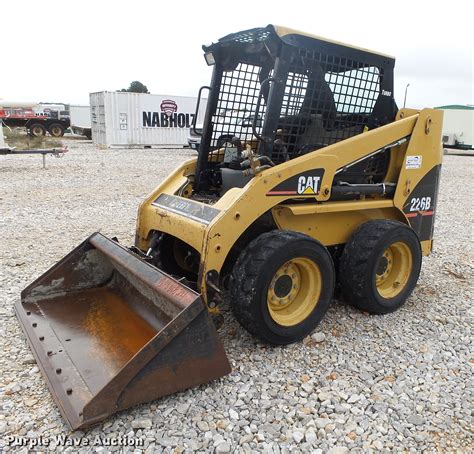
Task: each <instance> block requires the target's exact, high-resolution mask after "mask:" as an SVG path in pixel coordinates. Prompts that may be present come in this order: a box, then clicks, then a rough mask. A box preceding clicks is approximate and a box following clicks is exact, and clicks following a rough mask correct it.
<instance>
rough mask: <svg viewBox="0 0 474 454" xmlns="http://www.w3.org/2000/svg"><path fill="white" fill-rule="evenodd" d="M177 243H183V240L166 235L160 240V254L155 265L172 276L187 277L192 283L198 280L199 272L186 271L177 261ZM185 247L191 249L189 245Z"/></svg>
mask: <svg viewBox="0 0 474 454" xmlns="http://www.w3.org/2000/svg"><path fill="white" fill-rule="evenodd" d="M175 242H178V243H182V242H181V240H179V239H178V238H175V237H174V236H171V235H167V234H164V235H163V238H162V239H161V240H160V243H159V246H158V254H157V255H156V257H155V259H154V265H155V266H156V267H157V268H159V269H161V270H163V271H164V272H165V273H168V274H171V275H173V276H176V277H180V278H181V277H185V278H186V279H188V280H190V281H196V280H197V272H198V269H196V270H195V271H191V270H190V269H185V268H183V267H182V266H180V264H179V263H178V261H177V260H176V256H175ZM182 244H183V246H186V247H189V246H187V245H184V243H182Z"/></svg>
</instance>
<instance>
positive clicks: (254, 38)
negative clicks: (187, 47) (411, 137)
mask: <svg viewBox="0 0 474 454" xmlns="http://www.w3.org/2000/svg"><path fill="white" fill-rule="evenodd" d="M203 50H204V52H205V58H206V61H207V63H208V64H211V65H214V70H213V75H212V81H211V86H210V87H203V88H208V89H210V93H209V98H208V103H207V110H206V115H205V119H204V124H203V132H202V139H201V148H200V152H199V156H198V163H197V169H196V178H195V183H194V190H195V191H196V192H199V191H201V190H204V191H206V190H209V189H210V188H211V187H212V186H215V185H216V184H217V185H218V184H219V181H216V179H215V178H216V177H215V173H214V172H213V168H216V166H217V164H216V163H215V162H214V163H213V162H209V161H210V160H209V153H211V152H212V151H214V150H216V149H218V148H220V147H221V146H222V138H228V139H232V138H233V137H237V138H239V139H240V141H241V142H242V143H251V144H252V145H255V146H256V147H257V148H258V153H259V154H260V155H266V156H268V157H269V158H271V159H272V160H273V162H275V163H276V164H278V163H281V162H284V161H287V160H289V159H292V158H294V157H296V156H299V155H301V154H304V153H306V152H309V151H314V150H317V149H319V148H322V147H325V146H327V145H330V144H333V143H336V142H339V141H341V140H344V139H347V138H348V137H351V136H354V135H356V134H360V133H362V132H364V130H370V129H373V128H376V127H378V126H382V125H385V124H388V123H390V122H392V121H394V119H395V116H396V113H397V110H398V109H397V106H396V104H395V101H394V98H393V69H394V65H395V59H394V58H393V57H390V56H385V55H381V54H375V53H373V52H371V51H368V50H365V49H361V48H356V47H351V46H347V45H343V44H341V43H338V42H332V41H329V40H327V39H323V38H320V37H317V36H311V35H307V36H305V35H301V34H300V33H299V32H296V31H294V30H291V29H287V28H283V27H279V26H274V25H268V26H267V27H265V28H254V29H251V30H247V31H243V32H239V33H234V34H230V35H228V36H226V37H224V38H221V39H219V41H218V42H217V43H215V44H211V45H210V46H203ZM201 92H202V89H201V91H200V93H201ZM243 113H248V114H251V116H252V117H253V123H251V124H249V123H245V122H237V121H232V119H236V118H239V117H241V116H242V114H243ZM223 117H225V118H227V119H228V120H229V121H220V119H222V118H223ZM260 119H263V121H260ZM211 161H212V160H211Z"/></svg>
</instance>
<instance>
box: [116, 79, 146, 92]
mask: <svg viewBox="0 0 474 454" xmlns="http://www.w3.org/2000/svg"><path fill="white" fill-rule="evenodd" d="M120 91H128V92H129V93H150V92H149V91H148V88H147V86H146V85H143V84H142V83H141V82H139V81H138V80H134V81H133V82H131V83H130V86H129V87H128V88H122V89H121V90H120Z"/></svg>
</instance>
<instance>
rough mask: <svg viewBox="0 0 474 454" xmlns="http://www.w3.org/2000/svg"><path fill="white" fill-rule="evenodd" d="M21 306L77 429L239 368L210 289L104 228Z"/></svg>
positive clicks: (38, 353) (23, 297) (53, 270)
mask: <svg viewBox="0 0 474 454" xmlns="http://www.w3.org/2000/svg"><path fill="white" fill-rule="evenodd" d="M15 310H16V313H17V316H18V318H19V320H20V322H21V325H22V327H23V330H24V331H25V333H26V335H27V338H28V341H29V343H30V346H31V348H32V350H33V353H34V355H35V356H36V359H37V361H38V364H39V366H40V367H41V369H42V372H43V374H44V376H45V378H46V381H47V382H48V386H49V388H50V390H51V392H52V394H53V396H54V398H55V400H56V402H57V404H58V406H59V409H60V411H61V413H62V414H63V416H64V417H65V418H66V420H67V421H68V423H69V425H70V426H71V428H72V429H78V428H84V427H87V426H89V425H91V424H94V423H96V422H98V421H100V420H102V419H104V418H106V417H107V416H109V415H111V414H112V413H115V412H116V411H119V410H121V409H124V408H127V407H130V406H132V405H135V404H138V403H142V402H146V401H149V400H152V399H155V398H157V397H161V396H165V395H167V394H172V393H174V392H177V391H179V390H183V389H186V388H190V387H193V386H197V385H199V384H202V383H207V382H209V381H211V380H213V379H216V378H218V377H221V376H223V375H225V374H227V373H229V372H230V365H229V362H228V360H227V357H226V354H225V352H224V349H223V346H222V344H221V342H220V339H219V337H218V336H217V333H216V330H215V327H214V324H213V322H212V320H211V318H210V316H209V314H208V311H207V309H206V307H205V305H204V303H203V302H202V300H201V298H200V296H199V295H198V294H197V293H196V292H194V291H193V290H191V289H190V288H188V287H186V286H185V285H183V284H181V283H180V282H178V281H177V280H175V279H173V278H171V277H170V276H168V275H167V274H165V273H163V272H161V271H160V270H158V269H157V268H155V267H153V266H152V265H149V264H148V263H146V262H145V261H143V260H141V259H140V258H138V256H136V255H135V254H133V253H131V252H129V251H128V250H127V249H125V248H123V247H122V246H120V245H119V244H117V243H116V242H115V241H112V240H110V239H108V238H106V237H105V236H103V235H101V234H100V233H95V234H93V235H92V236H90V237H89V238H88V239H87V240H86V241H85V242H84V243H82V244H81V245H80V246H78V247H77V248H76V249H74V250H73V251H72V252H71V253H69V254H68V255H67V256H66V257H65V258H63V259H62V260H61V261H60V262H59V263H57V264H56V265H55V266H53V267H52V268H51V269H50V270H48V271H47V272H46V273H45V274H44V275H43V276H41V277H40V278H39V279H37V280H36V281H35V282H33V283H32V284H31V285H30V286H28V287H27V288H26V289H25V290H23V292H22V294H21V302H18V303H17V304H16V305H15Z"/></svg>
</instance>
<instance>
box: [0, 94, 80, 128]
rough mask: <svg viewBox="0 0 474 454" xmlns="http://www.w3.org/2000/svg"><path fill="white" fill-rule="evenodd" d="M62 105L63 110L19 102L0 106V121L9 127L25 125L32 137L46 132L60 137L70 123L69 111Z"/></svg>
mask: <svg viewBox="0 0 474 454" xmlns="http://www.w3.org/2000/svg"><path fill="white" fill-rule="evenodd" d="M0 102H1V101H0ZM62 107H63V110H60V109H57V108H52V106H51V107H48V106H47V105H41V104H40V105H37V106H31V107H28V106H24V105H21V104H20V103H18V104H12V105H11V106H6V105H5V106H0V121H2V122H3V124H4V125H6V126H9V127H25V128H26V129H27V131H28V134H29V135H30V136H32V137H40V136H44V135H45V134H46V132H49V134H50V135H51V136H53V137H62V136H63V135H64V131H65V130H66V129H67V128H69V126H70V124H71V122H70V118H69V112H67V111H66V110H64V106H62Z"/></svg>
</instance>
